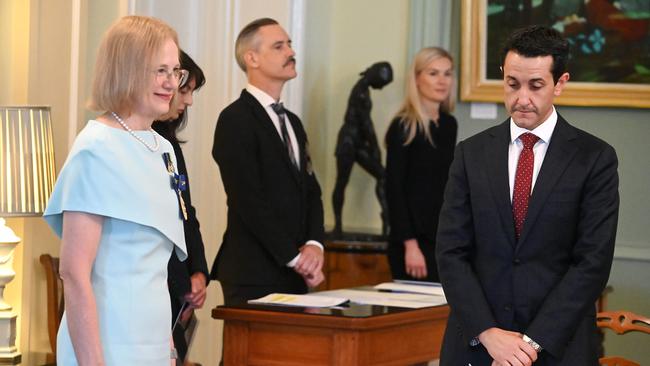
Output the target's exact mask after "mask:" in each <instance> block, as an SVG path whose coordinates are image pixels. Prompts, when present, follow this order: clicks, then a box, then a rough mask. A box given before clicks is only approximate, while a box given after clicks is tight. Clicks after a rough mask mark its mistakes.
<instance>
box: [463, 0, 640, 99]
mask: <svg viewBox="0 0 650 366" xmlns="http://www.w3.org/2000/svg"><path fill="white" fill-rule="evenodd" d="M529 24H544V25H548V26H552V27H553V28H555V29H557V30H558V31H560V32H561V33H562V34H563V35H564V36H565V37H566V38H567V39H568V40H569V43H570V45H571V56H570V60H569V74H570V75H571V79H570V81H569V83H568V84H567V86H566V88H565V89H564V91H563V92H562V95H561V96H560V97H558V98H556V100H555V102H556V104H559V105H574V106H608V107H633V108H650V1H638V0H629V1H625V0H618V1H611V0H588V1H585V0H563V1H553V0H463V2H462V8H461V28H462V29H461V80H460V81H461V82H460V84H461V85H460V89H461V95H460V97H461V99H462V100H465V101H481V102H501V101H502V100H503V84H502V76H501V70H500V68H499V66H500V64H501V47H502V45H503V42H504V41H505V39H506V37H508V35H509V34H510V33H511V32H512V31H513V30H515V29H517V28H520V27H523V26H526V25H529Z"/></svg>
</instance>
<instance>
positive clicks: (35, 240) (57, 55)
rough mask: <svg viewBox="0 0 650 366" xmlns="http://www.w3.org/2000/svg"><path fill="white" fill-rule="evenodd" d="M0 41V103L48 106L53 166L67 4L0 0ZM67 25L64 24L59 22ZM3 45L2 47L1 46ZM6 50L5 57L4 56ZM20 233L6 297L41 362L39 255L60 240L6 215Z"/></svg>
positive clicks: (24, 348)
mask: <svg viewBox="0 0 650 366" xmlns="http://www.w3.org/2000/svg"><path fill="white" fill-rule="evenodd" d="M0 24H1V25H0V40H2V43H3V44H5V42H8V44H10V47H11V48H9V49H10V50H11V52H7V53H5V54H3V57H2V59H3V60H2V61H0V65H1V67H2V70H3V71H2V73H1V77H2V79H1V80H0V85H2V86H3V88H2V89H3V90H2V92H0V104H4V105H20V104H44V105H50V106H51V107H52V121H53V124H54V126H53V130H54V144H55V154H56V162H57V166H58V167H60V166H61V163H62V160H61V158H62V157H64V156H65V154H66V152H67V145H66V137H67V136H66V135H67V134H66V133H65V131H66V130H67V122H68V121H67V120H68V116H69V113H68V112H69V111H68V105H69V85H70V82H69V68H68V67H67V66H68V65H69V64H70V29H69V28H68V25H69V24H71V3H70V1H65V0H30V1H26V0H3V1H1V2H0ZM62 24H65V25H66V26H62ZM2 49H3V50H6V48H4V46H3V47H2ZM5 55H6V56H5ZM8 224H9V225H10V227H13V228H14V229H15V230H16V233H17V234H18V235H19V236H20V237H22V242H21V244H20V245H19V246H18V247H17V249H16V251H15V256H14V269H15V270H16V273H17V274H16V278H15V279H14V280H13V282H12V283H10V284H9V285H8V286H7V290H6V297H7V299H8V301H9V303H10V304H12V305H13V307H14V311H16V312H17V313H18V323H17V342H16V343H17V345H18V348H19V350H20V351H21V352H22V357H23V364H24V365H33V364H38V363H39V362H43V361H44V354H45V353H46V352H47V351H49V343H48V338H47V323H46V300H45V284H44V282H45V276H44V273H43V270H42V268H41V265H40V263H39V261H38V257H39V255H40V254H41V253H45V252H49V253H58V241H57V240H56V238H55V237H54V236H53V235H52V234H51V232H50V230H49V229H48V228H47V227H46V225H45V222H44V221H43V220H42V219H40V218H24V219H12V220H8Z"/></svg>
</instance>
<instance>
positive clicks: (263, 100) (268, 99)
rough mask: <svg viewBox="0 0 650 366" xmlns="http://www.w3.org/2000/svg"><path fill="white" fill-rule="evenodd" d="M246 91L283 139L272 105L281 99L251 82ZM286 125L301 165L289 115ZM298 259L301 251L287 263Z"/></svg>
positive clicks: (310, 241)
mask: <svg viewBox="0 0 650 366" xmlns="http://www.w3.org/2000/svg"><path fill="white" fill-rule="evenodd" d="M246 91H247V92H249V93H250V94H251V95H252V96H253V97H254V98H255V99H256V100H257V101H258V102H259V103H260V104H261V105H262V107H264V110H265V111H266V114H268V115H269V118H271V121H273V126H275V130H276V131H278V135H279V136H280V139H282V129H281V127H280V117H278V115H277V113H275V111H274V110H273V107H271V105H272V104H273V103H278V102H279V101H276V100H275V99H273V97H272V96H270V95H268V94H266V92H264V91H263V90H261V89H260V88H257V87H255V86H253V85H251V84H247V85H246ZM285 125H286V126H287V132H288V133H289V139H290V140H291V146H292V147H293V154H294V157H295V158H296V163H297V164H298V166H300V150H299V149H298V139H297V138H296V133H295V132H294V131H293V127H292V126H291V122H289V116H285ZM305 245H315V246H317V247H319V248H320V250H324V249H323V244H321V243H319V242H318V241H316V240H308V241H307V242H306V243H305ZM298 259H300V253H298V255H297V256H295V257H294V258H293V259H292V260H291V261H290V262H289V263H287V267H292V268H293V267H294V266H295V265H296V263H298Z"/></svg>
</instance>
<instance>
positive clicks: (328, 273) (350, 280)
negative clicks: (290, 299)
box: [318, 239, 392, 291]
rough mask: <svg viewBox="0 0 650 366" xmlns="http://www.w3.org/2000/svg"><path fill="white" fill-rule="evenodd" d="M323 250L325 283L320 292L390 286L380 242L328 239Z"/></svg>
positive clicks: (384, 250) (383, 242) (383, 248)
mask: <svg viewBox="0 0 650 366" xmlns="http://www.w3.org/2000/svg"><path fill="white" fill-rule="evenodd" d="M323 244H324V246H325V266H324V267H323V272H324V274H325V281H323V284H322V285H321V286H319V287H318V289H319V290H321V291H322V290H335V289H341V288H349V287H356V286H363V285H365V284H368V283H382V282H390V281H391V279H392V276H391V273H390V267H389V265H388V258H387V257H386V248H387V247H388V243H387V242H386V241H381V240H373V241H369V240H365V241H361V240H339V239H327V240H325V242H324V243H323Z"/></svg>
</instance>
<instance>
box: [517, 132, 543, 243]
mask: <svg viewBox="0 0 650 366" xmlns="http://www.w3.org/2000/svg"><path fill="white" fill-rule="evenodd" d="M519 140H521V142H522V143H523V144H524V148H523V150H521V154H519V161H518V162H517V173H516V174H515V188H514V190H513V193H512V216H513V218H514V220H515V237H516V238H517V240H519V236H520V235H521V230H522V228H523V227H524V220H526V213H528V198H529V197H530V187H531V185H532V182H533V165H534V163H535V155H534V154H533V146H535V143H536V142H537V141H538V140H539V137H537V136H535V135H533V134H532V133H529V132H526V133H524V134H523V135H521V136H519Z"/></svg>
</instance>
